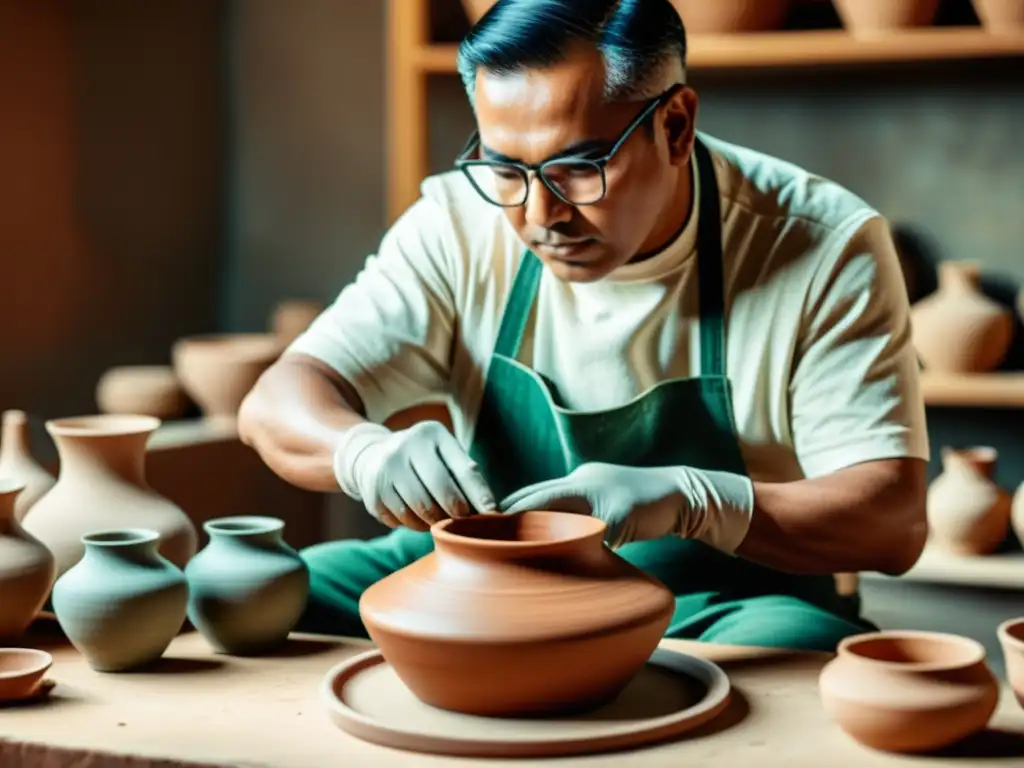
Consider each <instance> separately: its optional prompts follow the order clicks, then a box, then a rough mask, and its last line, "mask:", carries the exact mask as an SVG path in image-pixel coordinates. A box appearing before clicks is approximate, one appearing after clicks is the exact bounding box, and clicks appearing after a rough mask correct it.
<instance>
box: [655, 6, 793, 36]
mask: <svg viewBox="0 0 1024 768" xmlns="http://www.w3.org/2000/svg"><path fill="white" fill-rule="evenodd" d="M672 5H674V6H675V8H676V11H677V12H678V13H679V16H680V17H681V18H682V20H683V24H684V26H685V27H686V32H687V34H691V35H723V34H735V33H737V32H763V31H766V30H772V29H778V28H779V27H780V26H782V22H783V21H784V20H785V18H786V13H787V12H788V11H789V5H790V3H789V0H715V2H713V3H709V2H707V0H672Z"/></svg>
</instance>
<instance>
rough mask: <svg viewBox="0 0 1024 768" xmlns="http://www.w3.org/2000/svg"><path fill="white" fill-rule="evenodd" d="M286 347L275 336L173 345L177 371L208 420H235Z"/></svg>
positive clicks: (208, 339) (231, 336)
mask: <svg viewBox="0 0 1024 768" xmlns="http://www.w3.org/2000/svg"><path fill="white" fill-rule="evenodd" d="M284 347H285V344H284V343H283V342H282V341H281V339H279V338H278V337H277V336H276V335H275V334H272V333H239V334H224V335H221V336H193V337H189V338H184V339H179V340H178V341H177V342H175V344H174V349H173V350H172V357H173V359H174V370H175V373H177V375H178V379H179V380H180V381H181V384H182V386H183V387H184V388H185V392H187V393H188V395H189V397H191V398H192V399H193V400H194V401H195V402H196V403H197V404H198V405H199V407H200V408H201V409H202V411H203V414H204V415H205V416H206V417H208V418H220V417H227V418H233V417H234V416H236V415H237V414H238V408H239V406H240V405H241V404H242V400H244V399H245V396H246V395H247V394H249V390H250V389H252V387H253V385H254V384H255V383H256V380H257V379H258V378H259V377H260V376H261V375H262V374H263V372H264V371H265V370H267V368H269V367H270V366H271V364H273V362H274V361H275V360H277V358H278V357H280V355H281V352H283V351H284Z"/></svg>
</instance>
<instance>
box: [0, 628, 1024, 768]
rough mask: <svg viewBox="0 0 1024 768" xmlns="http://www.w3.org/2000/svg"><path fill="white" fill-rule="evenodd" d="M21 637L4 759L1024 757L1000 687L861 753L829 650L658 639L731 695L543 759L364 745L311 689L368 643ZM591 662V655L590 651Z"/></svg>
mask: <svg viewBox="0 0 1024 768" xmlns="http://www.w3.org/2000/svg"><path fill="white" fill-rule="evenodd" d="M35 639H36V640H37V642H34V643H33V644H34V645H36V646H37V647H42V648H46V649H47V650H49V651H50V652H51V653H53V654H54V665H53V668H52V670H51V672H50V674H49V678H50V679H52V680H53V681H54V682H55V683H56V686H55V687H54V688H53V689H52V691H51V692H50V695H49V697H48V698H46V699H44V700H41V701H39V702H37V703H35V704H30V705H21V706H8V707H5V708H3V709H0V766H3V768H21V767H22V766H24V767H25V768H100V767H101V766H102V768H129V767H130V768H165V767H166V768H197V767H199V766H202V767H203V768H205V767H206V766H217V767H218V768H221V767H223V766H231V767H232V768H236V767H238V768H246V767H249V766H252V767H257V766H259V767H260V768H263V767H268V768H269V767H270V766H273V767H274V768H332V767H333V766H344V767H345V768H348V767H349V766H353V767H355V766H460V765H465V766H470V765H472V766H478V765H511V764H514V765H528V764H536V765H550V764H557V765H558V766H563V765H574V766H575V765H579V766H622V765H624V764H625V763H624V762H623V761H624V760H628V761H629V765H631V766H632V767H633V768H644V766H687V768H693V767H694V766H758V767H759V768H773V767H774V766H778V767H779V768H783V767H785V768H803V767H804V766H806V767H807V768H821V766H826V765H827V766H829V768H835V767H837V766H857V767H858V768H860V767H861V766H863V767H864V768H871V767H872V766H920V767H921V768H927V767H928V766H974V765H977V766H990V765H997V766H1001V765H1006V766H1011V765H1013V766H1018V767H1019V766H1021V765H1024V711H1022V710H1021V709H1020V708H1019V707H1018V706H1017V704H1016V703H1015V702H1014V701H1013V698H1012V695H1011V694H1010V692H1009V691H1008V690H1007V689H1005V687H1004V691H1003V699H1002V701H1001V703H1000V708H999V711H998V712H997V713H996V716H995V717H994V718H993V720H992V723H991V729H990V730H989V731H988V732H986V733H984V734H981V735H980V736H978V737H975V738H973V739H971V740H969V741H967V742H965V743H963V744H961V745H960V746H958V747H957V748H956V749H955V750H952V751H950V752H949V753H947V754H945V755H940V756H930V757H913V758H904V757H898V756H891V755H885V754H880V753H875V752H872V751H869V750H867V749H865V748H863V747H861V746H859V745H857V744H856V743H854V742H852V741H850V740H849V739H848V738H847V737H846V736H845V735H844V734H843V733H842V732H841V731H839V730H838V729H837V728H836V727H835V726H834V725H832V723H831V722H830V721H828V720H827V719H826V717H825V714H824V712H823V711H822V709H821V707H820V705H819V703H818V690H817V679H818V672H819V671H820V669H821V667H822V665H823V664H824V663H825V662H826V661H827V660H828V658H829V657H828V656H826V655H822V654H810V653H791V652H784V651H769V650H759V649H750V648H737V647H728V646H714V645H706V644H699V643H687V642H681V641H665V647H668V648H672V649H674V650H680V651H684V652H688V653H693V654H695V655H699V656H703V657H705V658H708V659H710V660H713V661H715V662H717V663H718V664H719V665H720V666H721V667H722V668H723V669H724V670H725V671H726V673H727V674H728V675H729V677H730V678H731V680H732V684H733V688H734V693H733V698H732V702H731V704H730V707H729V708H728V709H727V710H726V711H725V712H724V713H723V714H722V715H721V716H719V718H717V719H716V720H715V721H714V722H712V723H710V724H708V725H706V726H703V727H702V728H700V729H699V730H698V731H697V732H696V735H690V736H687V737H685V738H684V739H682V740H679V741H675V742H670V743H666V744H662V745H658V746H654V747H648V748H645V749H640V750H637V751H634V752H629V753H625V754H623V753H617V754H615V753H612V754H605V755H595V756H588V757H572V758H562V759H551V760H516V761H515V762H514V763H513V762H512V761H502V760H477V759H458V758H451V757H436V756H431V755H423V754H416V753H406V752H399V751H395V750H391V749H386V748H383V747H377V746H373V745H371V744H367V743H364V742H361V741H359V740H357V739H355V738H353V737H350V736H348V735H346V734H345V733H343V732H342V731H340V730H339V729H337V728H335V727H334V726H333V725H332V724H331V723H330V721H329V720H328V718H327V716H326V714H325V712H324V710H323V708H322V707H321V704H320V701H319V699H318V687H319V684H320V682H321V680H322V678H323V677H324V675H325V674H326V672H327V671H328V670H329V669H330V668H331V667H332V666H334V665H335V664H337V663H338V662H339V661H341V660H342V659H344V658H346V657H347V656H350V655H352V654H355V653H359V652H362V651H364V650H366V649H368V648H370V647H372V646H370V645H369V643H366V642H364V641H355V640H345V639H340V638H316V637H309V636H295V637H293V639H292V640H291V641H290V643H289V645H288V647H287V648H285V649H284V650H283V651H282V652H280V653H279V654H277V655H276V656H275V657H273V658H251V659H242V658H233V657H227V656H218V655H215V654H213V653H212V652H210V650H209V649H208V647H207V646H206V644H205V642H204V641H203V640H202V638H200V637H199V636H198V635H196V634H194V633H189V634H185V635H182V636H181V637H179V638H178V639H177V640H176V641H175V642H174V643H173V644H172V646H171V648H170V649H169V650H168V653H167V655H166V658H165V659H164V660H163V661H162V662H161V663H160V664H159V665H158V666H157V667H156V668H155V669H153V670H151V671H148V672H146V673H131V674H116V675H114V674H101V673H97V672H93V671H92V670H90V669H89V668H88V666H87V665H86V664H85V662H84V661H83V660H82V659H81V657H80V656H79V655H78V654H77V653H76V652H75V651H74V649H72V648H70V647H68V646H66V645H65V644H64V642H63V640H61V639H60V638H59V636H58V635H55V634H53V629H52V627H47V626H43V627H41V632H40V634H38V636H37V637H36V638H35ZM595 663H600V662H599V661H597V660H595Z"/></svg>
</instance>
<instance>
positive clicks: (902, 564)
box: [880, 484, 928, 576]
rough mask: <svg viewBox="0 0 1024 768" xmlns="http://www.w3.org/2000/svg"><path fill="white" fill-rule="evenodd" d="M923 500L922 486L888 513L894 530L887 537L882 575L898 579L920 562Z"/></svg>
mask: <svg viewBox="0 0 1024 768" xmlns="http://www.w3.org/2000/svg"><path fill="white" fill-rule="evenodd" d="M926 498H927V492H926V489H925V488H924V487H923V484H922V485H921V487H919V488H915V489H914V491H913V492H912V493H909V494H907V495H906V496H905V497H904V498H903V499H901V501H900V505H899V509H898V510H897V511H895V512H894V513H891V517H892V520H893V523H894V526H893V528H892V533H891V535H890V537H889V540H890V547H889V553H888V557H887V558H886V563H885V564H884V566H883V568H881V569H880V570H881V571H882V573H885V574H888V575H889V576H902V575H903V574H904V573H906V572H907V571H909V570H910V569H911V568H913V567H914V565H915V564H916V563H917V561H918V560H919V559H920V558H921V554H922V553H923V552H924V547H925V544H926V543H927V541H928V515H927V508H926Z"/></svg>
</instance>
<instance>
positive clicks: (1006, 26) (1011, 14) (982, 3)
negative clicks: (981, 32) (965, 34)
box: [974, 0, 1024, 34]
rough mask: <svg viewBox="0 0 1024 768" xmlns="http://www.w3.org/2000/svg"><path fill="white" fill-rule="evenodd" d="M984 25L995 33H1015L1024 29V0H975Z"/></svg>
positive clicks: (975, 6) (976, 9)
mask: <svg viewBox="0 0 1024 768" xmlns="http://www.w3.org/2000/svg"><path fill="white" fill-rule="evenodd" d="M974 10H975V12H977V14H978V18H979V19H981V23H982V25H983V26H984V27H985V29H987V30H988V31H989V32H993V33H995V34H1000V33H1003V34H1014V33H1017V32H1020V31H1021V30H1022V29H1024V0H974Z"/></svg>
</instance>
